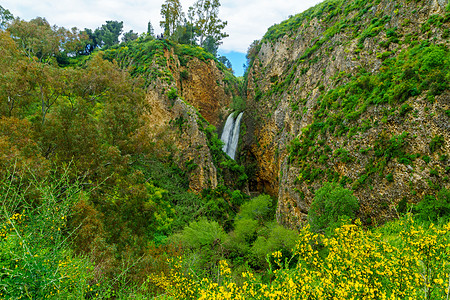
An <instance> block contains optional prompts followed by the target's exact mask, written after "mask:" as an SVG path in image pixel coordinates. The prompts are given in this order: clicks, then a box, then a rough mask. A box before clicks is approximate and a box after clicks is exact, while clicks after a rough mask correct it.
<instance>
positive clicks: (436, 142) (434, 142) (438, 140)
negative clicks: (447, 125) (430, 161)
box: [430, 135, 445, 153]
mask: <svg viewBox="0 0 450 300" xmlns="http://www.w3.org/2000/svg"><path fill="white" fill-rule="evenodd" d="M444 143H445V140H444V137H443V136H442V135H437V136H435V137H433V138H432V139H431V142H430V151H431V153H434V152H436V150H438V149H439V148H441V146H442V145H444Z"/></svg>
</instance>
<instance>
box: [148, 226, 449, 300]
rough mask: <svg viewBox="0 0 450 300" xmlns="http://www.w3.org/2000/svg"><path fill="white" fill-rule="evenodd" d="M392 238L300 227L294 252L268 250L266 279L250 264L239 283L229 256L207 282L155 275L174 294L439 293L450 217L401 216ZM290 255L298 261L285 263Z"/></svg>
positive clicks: (444, 285)
mask: <svg viewBox="0 0 450 300" xmlns="http://www.w3.org/2000/svg"><path fill="white" fill-rule="evenodd" d="M396 226H397V227H398V228H402V230H401V232H400V234H395V238H392V237H391V236H389V235H386V234H385V235H381V234H376V233H374V232H372V231H367V230H364V229H363V228H362V227H361V226H358V225H344V226H342V227H340V228H337V229H336V230H335V233H334V235H333V236H331V237H328V238H326V237H325V236H322V235H319V234H315V233H313V232H311V231H310V229H309V228H308V227H305V228H303V229H302V230H301V231H300V234H299V239H298V242H297V245H296V247H295V249H293V253H294V255H293V256H292V257H289V258H287V257H286V258H283V257H282V253H281V252H280V251H276V252H274V253H273V254H272V257H273V258H274V261H275V263H276V264H277V269H276V270H275V271H273V275H274V277H273V278H274V279H273V280H272V281H271V282H262V281H258V280H257V279H256V277H257V276H255V275H254V274H252V273H251V272H244V273H243V274H242V275H241V277H242V278H241V279H242V280H243V283H242V284H237V283H236V280H235V279H233V277H232V276H231V274H232V271H231V269H230V267H229V266H228V263H227V262H226V261H221V262H220V263H219V270H220V275H221V276H220V278H219V280H217V281H216V282H212V281H211V280H210V279H208V278H203V279H198V278H195V277H194V276H193V275H191V274H182V273H181V272H180V269H179V267H180V265H178V268H174V269H173V272H171V274H168V275H165V276H159V277H157V278H155V279H154V282H155V283H157V284H158V285H159V286H160V287H163V289H164V290H165V292H166V293H167V295H169V296H172V297H173V298H174V299H422V298H423V299H444V298H445V297H446V295H447V289H448V283H449V276H450V224H448V225H445V226H442V227H441V228H437V227H436V226H433V225H430V226H428V227H426V228H425V227H422V226H419V225H417V224H415V223H414V221H413V220H412V219H411V218H408V219H406V220H404V221H398V222H397V224H396ZM292 262H295V265H296V267H294V268H289V265H291V266H292V265H293V264H292Z"/></svg>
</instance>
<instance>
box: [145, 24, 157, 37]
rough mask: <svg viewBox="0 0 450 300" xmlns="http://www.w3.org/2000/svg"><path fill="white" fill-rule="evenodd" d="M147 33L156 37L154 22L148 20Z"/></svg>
mask: <svg viewBox="0 0 450 300" xmlns="http://www.w3.org/2000/svg"><path fill="white" fill-rule="evenodd" d="M147 35H149V36H152V37H155V30H154V29H153V25H152V22H150V21H148V24H147Z"/></svg>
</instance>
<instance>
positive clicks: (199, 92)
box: [140, 50, 237, 192]
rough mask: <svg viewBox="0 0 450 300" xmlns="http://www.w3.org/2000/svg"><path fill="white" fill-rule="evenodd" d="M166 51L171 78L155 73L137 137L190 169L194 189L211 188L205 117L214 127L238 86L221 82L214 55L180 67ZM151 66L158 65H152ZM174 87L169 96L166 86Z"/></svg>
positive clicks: (212, 171) (213, 177)
mask: <svg viewBox="0 0 450 300" xmlns="http://www.w3.org/2000/svg"><path fill="white" fill-rule="evenodd" d="M164 56H165V58H166V61H167V65H165V66H164V67H165V70H166V73H167V71H169V72H170V75H171V77H172V78H173V80H172V81H168V80H164V78H156V79H154V80H153V81H152V83H151V84H150V85H149V87H148V91H147V97H146V99H147V104H148V110H147V112H146V113H145V114H144V116H143V119H144V124H145V125H144V126H143V128H142V129H141V132H140V136H141V138H142V137H144V139H148V144H149V145H151V147H153V149H154V151H155V153H157V155H160V156H161V157H172V159H173V160H174V162H175V163H176V164H177V165H178V167H179V168H181V169H182V170H185V171H186V172H188V173H189V178H190V182H189V187H190V189H191V190H192V191H195V192H200V191H201V190H203V189H206V188H215V187H216V186H217V182H218V178H217V176H218V175H217V169H216V166H215V165H214V161H213V158H212V156H211V152H210V149H209V147H208V138H207V135H206V132H205V128H206V127H207V126H209V124H208V122H209V123H210V124H213V125H216V126H217V125H220V124H221V123H222V119H223V118H224V116H225V117H226V115H225V114H226V109H227V107H228V106H229V103H230V102H231V100H232V97H233V92H232V91H234V90H235V89H236V88H237V87H235V86H231V85H230V86H227V84H225V83H224V81H223V79H224V76H225V75H224V74H223V72H221V71H220V70H219V69H218V67H217V66H216V64H215V62H214V61H212V60H211V61H206V62H205V61H201V60H199V59H197V58H195V57H190V58H189V61H188V63H187V64H186V66H184V67H183V66H181V64H180V60H179V57H178V56H177V55H175V54H174V53H173V51H169V50H167V51H165V53H164ZM184 59H185V60H186V58H184ZM151 67H152V68H155V69H160V68H161V66H158V65H156V64H154V65H153V66H151ZM174 89H176V90H177V93H178V95H177V96H176V97H173V96H172V99H169V97H168V91H170V90H174ZM225 89H227V91H228V92H225ZM173 98H175V99H173ZM205 119H206V121H205ZM207 121H208V122H207Z"/></svg>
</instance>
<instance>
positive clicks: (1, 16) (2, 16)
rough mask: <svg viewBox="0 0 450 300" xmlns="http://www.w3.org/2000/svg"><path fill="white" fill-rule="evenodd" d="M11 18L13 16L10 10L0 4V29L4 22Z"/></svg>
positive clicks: (3, 26)
mask: <svg viewBox="0 0 450 300" xmlns="http://www.w3.org/2000/svg"><path fill="white" fill-rule="evenodd" d="M13 19H14V16H13V15H12V14H11V12H10V11H9V10H7V9H5V8H3V6H1V5H0V29H5V28H6V24H8V22H9V21H11V20H13Z"/></svg>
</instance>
